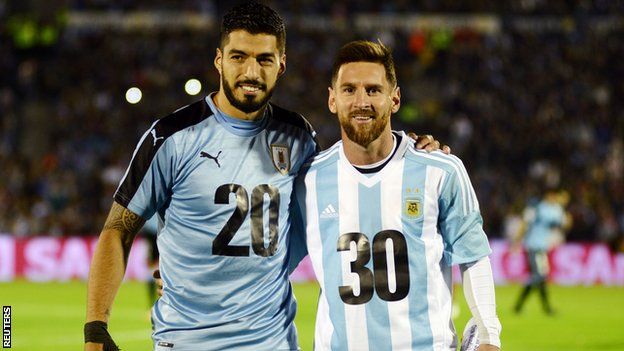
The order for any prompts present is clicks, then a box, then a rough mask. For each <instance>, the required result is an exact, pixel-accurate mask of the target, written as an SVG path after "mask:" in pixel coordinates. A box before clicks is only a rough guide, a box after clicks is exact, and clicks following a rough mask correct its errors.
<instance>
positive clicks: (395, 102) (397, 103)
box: [390, 86, 401, 113]
mask: <svg viewBox="0 0 624 351" xmlns="http://www.w3.org/2000/svg"><path fill="white" fill-rule="evenodd" d="M390 100H392V113H397V111H399V108H400V107H401V88H399V87H398V86H397V87H396V88H394V91H393V92H392V95H390Z"/></svg>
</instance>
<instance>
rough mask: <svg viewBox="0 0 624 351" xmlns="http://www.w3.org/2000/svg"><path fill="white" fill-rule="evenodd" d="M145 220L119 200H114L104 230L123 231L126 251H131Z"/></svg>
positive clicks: (122, 236)
mask: <svg viewBox="0 0 624 351" xmlns="http://www.w3.org/2000/svg"><path fill="white" fill-rule="evenodd" d="M143 224H145V220H144V219H143V218H142V217H141V216H139V215H137V214H136V213H134V212H132V211H130V210H128V209H127V208H125V207H123V206H122V205H120V204H118V203H117V202H113V206H112V207H111V210H110V213H109V214H108V218H106V223H104V230H107V229H108V230H116V231H119V232H120V233H121V238H122V242H123V246H124V251H126V255H127V253H129V252H130V247H131V246H132V241H133V240H134V236H135V235H136V233H137V232H138V231H139V229H141V227H143Z"/></svg>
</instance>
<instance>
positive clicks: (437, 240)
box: [293, 41, 501, 351]
mask: <svg viewBox="0 0 624 351" xmlns="http://www.w3.org/2000/svg"><path fill="white" fill-rule="evenodd" d="M328 104H329V108H330V110H331V112H332V113H335V114H337V115H338V120H339V122H340V126H341V134H342V141H339V142H338V143H336V144H335V145H334V146H333V147H331V148H330V149H328V150H327V151H325V152H322V153H321V154H319V155H318V156H316V157H315V158H314V160H313V161H312V162H311V163H309V164H307V165H306V166H304V168H303V169H302V171H301V174H300V175H299V178H298V179H297V183H296V198H297V204H298V206H299V209H300V210H301V213H302V217H303V218H304V223H303V225H304V227H305V232H306V236H307V238H306V240H307V248H308V252H309V254H310V257H311V259H312V264H313V267H314V272H315V274H316V277H317V279H318V281H319V284H320V286H321V295H320V298H319V305H318V310H317V316H316V331H315V350H318V351H321V350H323V351H325V350H358V351H364V350H371V351H373V350H374V351H378V350H456V349H457V347H458V342H457V337H456V332H455V329H454V327H453V323H452V319H451V284H452V283H451V265H453V264H459V265H460V267H461V270H462V274H463V282H464V292H465V295H466V298H467V302H468V305H469V307H470V309H471V311H472V315H473V318H474V322H475V323H476V326H477V330H478V338H479V343H476V344H475V343H466V344H471V345H479V344H480V345H479V346H478V350H480V351H485V350H499V348H500V336H499V335H500V330H501V326H500V323H499V320H498V317H497V315H496V303H495V296H494V282H493V277H492V271H491V267H490V263H489V259H488V255H489V254H490V252H491V250H490V247H489V244H488V240H487V237H486V235H485V233H484V231H483V229H482V218H481V215H480V212H479V204H478V201H477V197H476V195H475V192H474V190H473V188H472V185H471V183H470V179H469V178H468V174H467V172H466V169H465V168H464V166H463V164H462V162H461V161H460V160H459V159H458V158H457V157H455V156H452V155H445V154H443V153H441V152H434V153H431V154H427V153H424V152H420V151H417V150H416V149H415V148H414V146H413V144H412V143H411V141H410V140H409V139H408V138H407V137H406V135H405V133H403V132H393V131H392V130H391V126H390V116H391V115H392V114H393V113H395V112H397V111H398V110H399V107H400V91H399V88H398V86H397V82H396V76H395V73H394V64H393V60H392V55H391V53H390V51H389V50H388V49H387V48H386V47H384V46H383V45H382V44H381V43H379V44H377V43H372V42H369V41H356V42H351V43H349V44H347V45H345V46H344V47H342V48H341V49H340V51H339V52H338V54H337V56H336V60H335V61H334V67H333V74H332V85H331V87H330V88H329V101H328ZM301 232H303V230H302V231H301ZM293 235H295V232H293ZM293 238H294V236H293Z"/></svg>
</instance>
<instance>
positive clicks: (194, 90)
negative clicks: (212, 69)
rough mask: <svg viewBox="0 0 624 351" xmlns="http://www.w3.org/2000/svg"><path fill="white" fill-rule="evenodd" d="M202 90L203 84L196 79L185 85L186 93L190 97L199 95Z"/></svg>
mask: <svg viewBox="0 0 624 351" xmlns="http://www.w3.org/2000/svg"><path fill="white" fill-rule="evenodd" d="M201 88H202V86H201V83H200V82H199V81H198V80H197V79H195V78H193V79H189V80H187V81H186V84H184V91H186V93H187V94H189V95H197V94H199V92H200V91H201Z"/></svg>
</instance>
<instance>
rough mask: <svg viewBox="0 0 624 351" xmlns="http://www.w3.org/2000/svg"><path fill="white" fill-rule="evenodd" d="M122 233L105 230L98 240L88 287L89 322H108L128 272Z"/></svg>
mask: <svg viewBox="0 0 624 351" xmlns="http://www.w3.org/2000/svg"><path fill="white" fill-rule="evenodd" d="M121 235H122V234H121V233H120V232H119V231H117V230H115V229H109V230H104V231H102V234H100V239H99V241H98V244H97V247H96V249H95V253H94V255H93V261H92V262H91V269H90V271H89V283H88V286H87V322H91V321H96V320H97V321H103V322H106V323H108V318H109V316H110V310H111V307H112V305H113V300H114V299H115V295H116V294H117V290H118V289H119V286H120V285H121V281H122V279H123V276H124V272H125V270H126V263H125V262H126V258H125V257H126V253H125V252H124V247H123V244H122V240H121Z"/></svg>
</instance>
